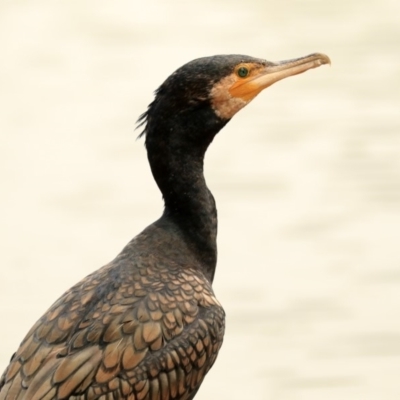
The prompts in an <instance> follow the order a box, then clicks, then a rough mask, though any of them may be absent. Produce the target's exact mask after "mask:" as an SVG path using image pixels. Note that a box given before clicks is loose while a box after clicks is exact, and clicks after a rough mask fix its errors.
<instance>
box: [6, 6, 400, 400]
mask: <svg viewBox="0 0 400 400" xmlns="http://www.w3.org/2000/svg"><path fill="white" fill-rule="evenodd" d="M399 13H400V3H399V2H398V1H390V0H383V1H376V0H372V1H369V2H361V1H354V2H347V1H346V2H345V1H337V2H331V3H328V2H318V1H294V0H290V1H288V2H278V1H270V2H263V1H255V0H253V1H247V2H230V1H218V2H212V1H202V2H198V3H193V2H191V3H189V2H179V1H170V2H162V1H160V0H159V1H150V2H147V3H145V2H141V3H138V2H133V1H122V0H121V1H119V0H117V1H115V2H108V3H105V2H97V1H94V0H91V1H90V0H84V1H81V2H55V1H50V0H49V1H36V2H28V1H26V0H25V1H19V2H11V1H3V2H2V3H1V4H0V40H1V54H2V62H1V63H0V87H1V90H0V109H1V112H0V135H1V136H0V137H1V139H2V140H1V146H0V165H1V168H0V179H1V188H2V189H1V190H2V191H1V196H0V219H1V230H0V235H1V255H2V267H1V269H0V318H1V321H2V323H1V339H2V340H1V345H0V369H3V368H4V367H5V366H6V364H7V362H8V359H9V357H10V356H11V354H12V353H13V351H14V350H15V349H16V347H17V345H18V343H19V342H20V340H21V339H22V337H23V336H24V334H25V333H26V332H27V330H28V329H29V328H30V326H31V325H32V324H33V323H34V322H35V321H36V320H37V318H38V317H39V316H40V315H41V314H42V313H43V312H44V311H45V309H46V308H47V307H48V306H49V305H50V304H51V303H52V302H53V301H54V300H55V299H56V298H57V297H58V296H59V295H60V294H61V293H62V292H63V291H64V290H65V289H67V288H68V287H69V286H71V285H72V284H73V283H75V282H76V281H77V280H79V279H80V278H82V277H83V276H85V275H86V274H88V273H89V272H91V271H92V270H94V269H96V268H98V267H99V266H101V265H102V264H104V263H106V262H107V261H109V260H110V259H112V258H113V257H114V256H115V255H116V254H117V252H118V251H119V250H120V249H121V248H122V247H123V246H124V244H125V243H126V242H127V241H128V240H129V239H130V238H131V237H132V236H133V235H135V234H136V233H138V232H139V231H140V230H141V229H142V228H143V227H144V226H146V225H147V224H149V223H151V222H152V221H153V220H154V219H156V218H157V217H158V216H159V214H160V212H161V197H160V194H159V193H158V191H157V189H156V187H155V184H154V183H153V180H152V178H151V175H150V171H149V167H148V165H147V161H146V155H145V151H144V148H143V142H142V141H141V140H139V141H135V137H136V136H137V132H134V126H135V120H136V118H137V116H138V115H139V114H140V113H141V112H143V111H144V109H145V108H146V106H147V104H148V103H149V102H150V101H151V99H152V91H153V90H154V89H155V88H156V87H157V86H158V85H159V84H160V83H161V82H162V81H163V79H164V78H165V77H166V76H167V75H169V73H171V72H172V71H173V70H174V69H175V68H177V67H178V66H180V65H181V64H183V63H184V62H186V61H188V60H190V59H192V58H195V57H199V56H203V55H211V54H216V53H244V54H249V55H253V56H256V57H263V58H267V59H271V60H279V59H285V58H292V57H296V56H301V55H305V54H308V53H311V52H314V51H320V52H324V53H326V54H328V55H329V56H330V57H331V59H332V67H331V68H328V67H323V68H319V69H318V70H313V71H310V72H308V73H306V74H304V75H301V76H298V77H295V78H291V79H288V80H286V81H284V82H281V83H279V84H277V85H276V86H274V87H272V88H271V89H268V90H267V91H266V92H265V93H263V94H262V95H260V96H259V97H258V98H257V99H256V100H255V101H254V102H253V103H252V104H251V105H250V106H249V107H248V108H247V109H245V110H243V111H242V112H241V113H240V114H239V115H238V116H236V117H235V118H234V119H233V121H232V122H230V123H229V125H228V126H227V127H226V128H225V129H224V130H223V131H222V132H221V133H220V134H219V135H218V137H217V138H216V140H215V142H214V143H213V145H212V147H211V148H210V150H209V153H208V155H207V167H206V168H207V171H206V172H207V180H208V183H209V186H210V188H211V189H212V190H213V193H214V195H215V197H216V200H217V204H218V209H219V218H220V229H219V263H218V271H217V276H216V282H215V290H216V292H217V295H218V297H219V299H220V300H221V302H222V303H223V304H224V306H225V309H226V311H227V316H228V320H227V333H226V340H225V344H224V346H223V349H222V351H221V353H220V356H219V358H218V361H217V363H216V365H215V367H214V368H213V370H212V372H211V373H210V374H209V376H208V377H207V379H206V381H205V383H204V385H203V387H202V389H201V390H200V392H199V394H198V396H197V397H196V398H198V399H221V400H222V399H229V400H235V399H243V398H253V399H268V400H271V399H273V400H278V399H279V400H283V399H290V400H297V399H307V400H312V399H318V400H320V399H325V400H328V399H351V400H358V399H360V400H369V399H385V400H388V399H398V398H399V395H400V383H399V378H398V371H399V368H400V318H399V313H400V249H399V244H398V242H399V235H400V213H399V211H400V205H399V204H400V157H399V150H400V135H399V132H400V94H399V93H400V51H399V42H400V24H399V17H398V16H399Z"/></svg>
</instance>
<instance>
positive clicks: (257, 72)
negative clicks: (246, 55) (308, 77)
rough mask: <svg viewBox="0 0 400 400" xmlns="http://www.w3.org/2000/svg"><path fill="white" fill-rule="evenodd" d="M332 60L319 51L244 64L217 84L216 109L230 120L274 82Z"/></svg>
mask: <svg viewBox="0 0 400 400" xmlns="http://www.w3.org/2000/svg"><path fill="white" fill-rule="evenodd" d="M330 63H331V61H330V59H329V57H328V56H326V55H325V54H319V53H315V54H310V55H308V56H305V57H301V58H296V59H293V60H285V61H280V62H277V63H268V64H267V65H265V64H259V63H240V64H238V65H237V66H236V68H235V70H234V72H233V73H232V74H231V75H229V76H227V77H225V78H223V79H221V81H219V82H218V83H217V84H215V85H214V87H213V89H212V91H211V98H212V105H213V108H214V111H215V112H216V113H217V115H218V116H220V117H221V118H226V119H230V118H232V117H233V115H235V114H236V113H237V112H238V111H239V110H240V109H241V108H243V107H244V106H245V105H246V104H248V103H249V102H250V101H251V100H253V99H254V97H256V96H257V95H258V94H259V93H260V92H261V91H262V90H264V89H265V88H267V87H269V86H271V85H272V84H273V83H275V82H278V81H280V80H281V79H284V78H287V77H289V76H293V75H297V74H301V73H303V72H305V71H308V70H309V69H312V68H317V67H319V66H321V65H323V64H330Z"/></svg>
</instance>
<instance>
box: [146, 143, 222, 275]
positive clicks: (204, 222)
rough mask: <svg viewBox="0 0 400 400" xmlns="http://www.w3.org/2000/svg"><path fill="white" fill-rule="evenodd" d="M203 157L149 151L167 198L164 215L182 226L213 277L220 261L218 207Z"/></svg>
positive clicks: (185, 236)
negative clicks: (207, 178)
mask: <svg viewBox="0 0 400 400" xmlns="http://www.w3.org/2000/svg"><path fill="white" fill-rule="evenodd" d="M203 159H204V155H203V156H201V155H194V154H184V155H183V154H179V155H177V154H173V153H172V152H165V151H164V152H163V154H162V156H161V157H157V156H153V155H152V154H151V153H149V161H150V165H151V169H152V172H153V176H154V178H155V180H156V182H157V185H158V187H159V188H160V190H161V192H162V194H163V198H164V202H165V210H164V214H163V218H165V219H167V220H169V221H171V223H173V224H174V225H176V226H177V227H178V229H179V230H180V231H181V233H182V238H183V240H185V241H186V243H187V245H188V247H189V248H190V250H191V251H192V252H193V253H194V254H195V256H196V258H197V259H198V260H199V261H200V263H201V264H202V266H203V268H205V269H206V270H207V271H206V272H207V274H208V275H210V276H211V279H212V277H213V275H214V270H215V266H216V261H217V243H216V239H217V210H216V207H215V201H214V198H213V196H212V194H211V192H210V191H209V189H208V188H207V185H206V182H205V179H204V174H203Z"/></svg>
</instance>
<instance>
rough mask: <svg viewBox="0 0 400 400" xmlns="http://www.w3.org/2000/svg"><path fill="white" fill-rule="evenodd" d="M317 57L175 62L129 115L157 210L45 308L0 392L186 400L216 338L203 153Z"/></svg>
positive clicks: (23, 399)
mask: <svg viewBox="0 0 400 400" xmlns="http://www.w3.org/2000/svg"><path fill="white" fill-rule="evenodd" d="M329 62H330V60H329V58H328V57H327V56H326V55H323V54H311V55H309V56H306V57H302V58H298V59H294V60H289V61H282V62H279V63H272V62H268V61H265V60H262V59H256V58H252V57H249V56H243V55H219V56H213V57H205V58H199V59H196V60H194V61H191V62H189V63H187V64H186V65H184V66H183V67H181V68H179V69H178V70H177V71H175V72H174V73H173V74H172V75H171V76H170V77H169V78H168V79H167V80H166V81H165V82H164V83H163V84H162V85H161V86H160V88H159V89H158V90H157V91H156V94H155V99H154V101H153V102H152V103H151V104H150V105H149V107H148V110H147V111H146V112H145V113H144V114H143V115H142V116H141V117H140V121H141V124H143V125H144V131H143V133H142V135H145V137H146V148H147V152H148V159H149V162H150V166H151V170H152V173H153V176H154V179H155V181H156V182H157V185H158V187H159V188H160V190H161V192H162V195H163V198H164V202H165V209H164V213H163V214H162V216H161V218H160V219H159V220H157V221H156V222H154V223H153V224H152V225H150V226H148V227H147V228H146V229H145V230H144V231H143V232H142V233H140V234H139V235H138V236H136V237H135V238H134V239H133V240H132V241H131V242H130V243H129V244H128V245H127V246H126V247H125V248H124V249H123V250H122V252H121V253H120V254H119V255H118V256H117V257H116V258H115V259H114V260H113V261H111V262H110V263H109V264H107V265H105V266H104V267H102V268H100V269H99V270H97V271H95V272H93V273H92V274H90V275H89V276H87V277H86V278H84V279H83V280H82V281H80V282H79V283H77V284H76V285H75V286H73V287H72V288H71V289H69V290H68V291H67V292H66V293H65V294H63V295H62V296H61V297H60V298H59V299H58V300H57V301H56V302H55V303H54V304H53V305H52V306H51V307H50V308H49V309H48V311H46V313H45V314H44V315H43V317H42V318H40V319H39V321H38V322H37V323H36V324H35V325H34V326H33V327H32V329H31V330H30V331H29V332H28V334H27V335H26V336H25V339H24V340H23V341H22V343H21V345H20V347H19V349H18V350H17V352H16V353H15V354H14V355H13V357H12V359H11V362H10V364H9V366H8V367H7V369H6V371H5V372H4V374H3V376H2V378H1V380H0V400H6V399H7V400H56V399H57V400H64V399H75V400H78V399H81V400H94V399H98V400H111V399H124V400H128V399H129V400H174V399H176V400H178V399H179V400H190V399H193V398H194V396H195V395H196V392H197V391H198V389H199V387H200V385H201V383H202V381H203V379H204V376H205V375H206V373H207V372H208V370H209V369H210V368H211V366H212V365H213V364H214V361H215V359H216V357H217V354H218V350H219V349H220V347H221V344H222V339H223V335H224V311H223V309H222V307H221V305H220V303H219V302H218V300H217V299H216V298H215V295H214V292H213V289H212V286H211V285H212V281H213V278H214V272H215V267H216V261H217V245H216V236H217V211H216V207H215V201H214V198H213V196H212V194H211V192H210V191H209V190H208V188H207V186H206V182H205V180H204V175H203V160H204V154H205V152H206V150H207V147H208V145H209V144H210V143H211V142H212V140H213V138H214V136H215V135H216V134H217V133H218V132H219V130H220V129H221V128H223V127H224V126H225V125H226V123H227V122H228V121H229V120H230V119H231V118H232V117H233V116H234V115H235V113H236V112H238V111H239V110H240V109H241V108H243V107H244V106H245V105H246V104H247V103H249V102H250V101H251V100H252V99H253V98H254V97H255V96H256V95H257V94H258V93H260V92H261V91H262V90H263V89H265V88H266V87H268V86H270V85H271V84H273V83H274V82H277V81H278V80H280V79H283V78H286V77H288V76H291V75H295V74H299V73H302V72H304V71H306V70H308V69H310V68H315V67H318V66H320V65H322V64H327V63H329ZM3 329H4V328H3Z"/></svg>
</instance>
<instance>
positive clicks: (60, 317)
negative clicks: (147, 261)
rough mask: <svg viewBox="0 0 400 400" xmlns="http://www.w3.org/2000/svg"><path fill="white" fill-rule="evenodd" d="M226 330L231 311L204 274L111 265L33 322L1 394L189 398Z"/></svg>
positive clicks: (23, 399) (0, 397) (39, 399)
mask: <svg viewBox="0 0 400 400" xmlns="http://www.w3.org/2000/svg"><path fill="white" fill-rule="evenodd" d="M223 331H224V312H223V310H222V308H221V306H220V305H219V303H218V301H217V300H216V298H215V297H214V294H213V292H212V289H211V286H210V284H209V283H208V281H207V280H206V279H205V278H204V277H202V275H199V273H198V272H197V271H195V270H190V268H189V269H186V270H182V269H179V268H177V269H176V270H172V271H171V268H170V266H169V267H168V268H162V266H161V267H160V266H157V268H152V267H146V268H144V267H137V266H136V267H135V268H133V269H130V270H129V271H127V270H126V269H123V268H120V269H118V268H115V267H114V266H113V265H110V266H106V267H103V268H102V269H100V270H98V271H97V272H95V273H94V274H92V275H89V276H88V277H86V278H85V279H84V280H83V281H81V282H80V283H78V284H77V285H75V286H74V287H73V288H71V289H70V290H69V291H68V292H66V293H65V294H64V295H63V296H62V297H61V298H60V299H59V300H58V301H57V302H56V303H54V304H53V306H52V307H51V308H50V309H49V310H48V311H47V312H46V313H45V315H44V316H43V317H42V318H41V319H40V320H39V321H38V322H37V323H36V324H35V325H34V326H33V327H32V329H31V330H30V332H29V333H28V334H27V336H26V337H25V339H24V340H23V342H22V343H21V346H20V348H19V349H18V351H17V352H16V354H15V355H14V356H13V358H12V360H11V362H10V365H9V366H8V368H7V370H6V371H5V373H4V375H3V377H2V380H1V381H0V400H5V399H7V400H11V399H13V400H27V399H29V400H51V399H54V400H55V399H57V400H61V399H86V400H89V399H133V400H136V399H137V400H143V399H160V400H161V399H162V400H167V399H171V400H172V399H189V398H190V397H188V396H190V393H192V392H193V391H195V390H196V389H197V388H198V386H199V385H200V384H201V382H202V380H203V378H204V376H205V374H206V373H207V371H208V370H209V369H210V368H211V366H212V364H213V363H214V361H215V358H216V356H217V353H218V350H219V348H220V346H221V344H222V338H223Z"/></svg>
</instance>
